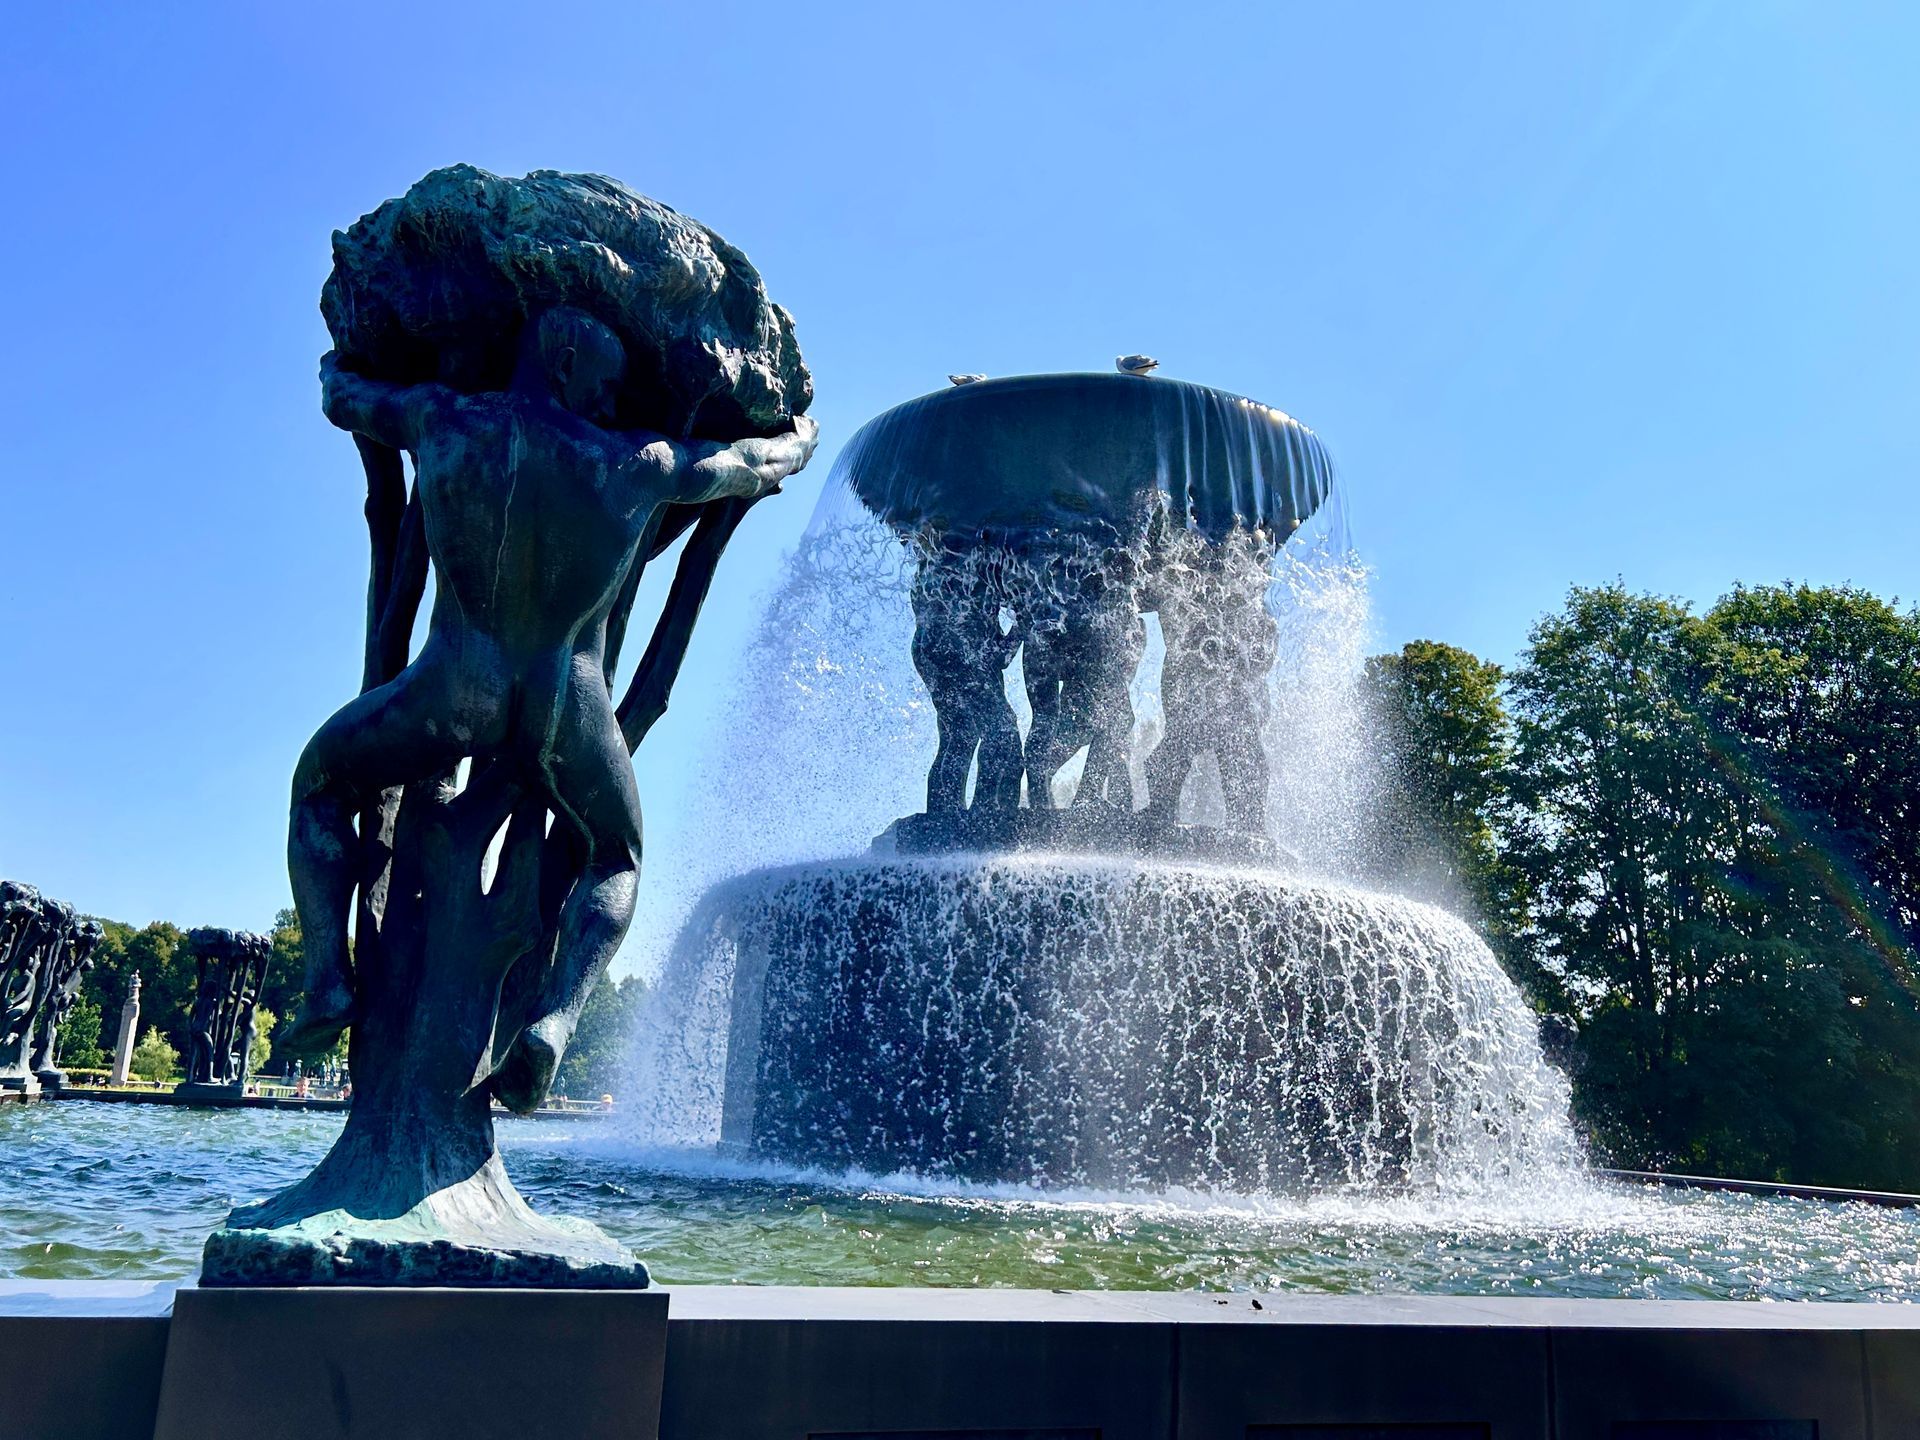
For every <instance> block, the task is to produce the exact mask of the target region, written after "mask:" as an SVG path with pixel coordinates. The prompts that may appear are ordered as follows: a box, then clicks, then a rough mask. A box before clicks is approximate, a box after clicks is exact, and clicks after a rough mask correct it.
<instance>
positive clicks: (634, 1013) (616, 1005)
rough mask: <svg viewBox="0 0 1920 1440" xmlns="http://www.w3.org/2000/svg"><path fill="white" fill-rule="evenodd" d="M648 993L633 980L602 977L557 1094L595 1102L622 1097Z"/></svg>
mask: <svg viewBox="0 0 1920 1440" xmlns="http://www.w3.org/2000/svg"><path fill="white" fill-rule="evenodd" d="M646 993H647V990H646V984H645V982H643V981H642V980H641V979H640V977H639V976H637V975H629V976H627V977H626V979H624V980H619V981H616V980H615V979H614V978H613V977H612V976H610V975H607V976H602V977H601V979H600V983H599V984H597V985H596V986H594V988H593V993H592V995H590V996H588V998H587V1003H586V1007H585V1008H584V1009H583V1010H582V1011H581V1012H580V1026H579V1028H578V1029H577V1030H575V1031H574V1035H573V1041H572V1043H571V1044H570V1045H568V1047H567V1054H566V1058H565V1059H564V1060H562V1061H561V1062H560V1069H559V1072H558V1073H557V1074H556V1075H555V1077H554V1086H553V1090H554V1093H555V1094H556V1095H568V1096H571V1097H573V1098H574V1099H597V1098H598V1097H599V1096H601V1095H618V1094H619V1093H620V1091H621V1088H622V1086H623V1085H624V1083H625V1080H626V1073H627V1063H628V1059H629V1057H630V1055H631V1054H632V1049H633V1031H634V1026H635V1024H636V1023H637V1021H638V1019H639V1015H640V1002H641V1001H642V1000H643V999H644V998H645V996H646Z"/></svg>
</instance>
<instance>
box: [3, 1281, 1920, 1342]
mask: <svg viewBox="0 0 1920 1440" xmlns="http://www.w3.org/2000/svg"><path fill="white" fill-rule="evenodd" d="M188 1288H193V1282H192V1281H190V1280H33V1279H0V1315H70V1316H124V1315H167V1314H170V1313H171V1312H172V1309H173V1301H174V1296H175V1294H176V1293H177V1292H178V1291H180V1290H182V1289H188ZM660 1288H662V1289H663V1290H665V1291H666V1292H667V1293H668V1294H670V1295H671V1296H672V1306H673V1308H672V1312H671V1313H672V1316H673V1321H674V1322H675V1323H679V1322H682V1321H700V1320H778V1321H793V1320H805V1321H835V1320H850V1321H871V1320H912V1321H955V1322H973V1323H978V1322H981V1321H1025V1322H1033V1321H1053V1322H1059V1323H1086V1322H1089V1321H1093V1322H1105V1323H1113V1324H1125V1323H1142V1322H1146V1323H1156V1324H1180V1325H1446V1326H1455V1327H1505V1328H1511V1327H1522V1328H1540V1329H1556V1330H1566V1329H1608V1330H1646V1329H1655V1330H1920V1305H1909V1304H1899V1303H1890V1302H1875V1301H1821V1300H1783V1301H1765V1300H1613V1299H1606V1300H1601V1299H1594V1300H1583V1299H1574V1298H1564V1297H1556V1298H1509V1297H1505V1296H1484V1295H1296V1294H1276V1293H1264V1294H1260V1295H1252V1294H1248V1293H1244V1292H1241V1293H1235V1294H1212V1293H1207V1292H1201V1291H1172V1292H1169V1291H1148V1290H994V1289H980V1290H957V1289H956V1290H947V1289H929V1288H915V1287H908V1286H891V1287H880V1286H874V1287H858V1286H809V1285H675V1286H664V1287H660Z"/></svg>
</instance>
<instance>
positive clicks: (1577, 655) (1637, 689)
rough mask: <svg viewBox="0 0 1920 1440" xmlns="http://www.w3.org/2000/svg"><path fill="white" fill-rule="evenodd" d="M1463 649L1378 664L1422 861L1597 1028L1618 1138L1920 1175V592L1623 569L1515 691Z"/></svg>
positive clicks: (1600, 1108) (1746, 1170) (1594, 1123)
mask: <svg viewBox="0 0 1920 1440" xmlns="http://www.w3.org/2000/svg"><path fill="white" fill-rule="evenodd" d="M1450 649H1451V647H1445V646H1432V645H1419V646H1409V647H1407V649H1406V650H1405V651H1403V652H1402V653H1401V655H1399V656H1393V657H1384V658H1383V659H1382V660H1381V661H1378V662H1376V663H1375V665H1374V666H1373V667H1372V670H1371V671H1370V674H1371V675H1372V677H1373V679H1374V681H1375V685H1376V691H1377V692H1378V691H1381V690H1383V689H1384V692H1385V695H1386V696H1387V697H1388V698H1390V699H1391V700H1392V701H1393V702H1394V703H1390V704H1386V705H1385V706H1384V710H1383V713H1384V714H1385V716H1386V718H1387V721H1388V723H1387V724H1386V726H1385V730H1386V733H1387V734H1388V736H1389V741H1390V743H1389V754H1390V756H1391V763H1392V765H1393V767H1394V772H1395V775H1396V777H1397V779H1398V781H1399V783H1398V785H1397V786H1396V787H1394V788H1395V790H1396V795H1397V799H1396V802H1395V804H1396V806H1398V807H1399V809H1398V810H1397V811H1396V812H1395V813H1396V814H1397V816H1398V817H1400V818H1401V819H1403V820H1405V821H1407V822H1408V823H1407V824H1406V827H1405V828H1408V829H1409V830H1411V831H1413V832H1416V833H1417V832H1420V831H1421V830H1422V829H1424V836H1423V838H1421V839H1420V840H1419V841H1418V842H1417V845H1416V847H1415V848H1418V846H1422V845H1423V846H1425V847H1426V850H1425V851H1424V852H1423V853H1424V854H1425V855H1426V856H1427V857H1428V858H1426V859H1423V860H1420V861H1417V862H1415V863H1411V864H1407V865H1405V866H1404V867H1403V868H1404V870H1405V872H1406V873H1408V874H1414V875H1418V874H1420V873H1421V871H1422V867H1423V866H1424V867H1425V869H1426V871H1427V873H1432V871H1433V870H1434V868H1435V867H1436V866H1438V867H1440V868H1441V869H1442V870H1443V871H1444V872H1445V873H1446V874H1450V875H1452V876H1455V877H1457V878H1458V879H1459V881H1460V889H1461V892H1462V893H1463V894H1464V895H1465V897H1466V898H1467V900H1468V901H1469V902H1470V903H1471V904H1472V906H1473V908H1474V909H1476V910H1477V911H1478V912H1479V913H1480V915H1481V916H1482V917H1483V921H1484V923H1485V925H1486V927H1487V930H1488V933H1489V939H1490V941H1491V942H1492V943H1493V944H1494V946H1495V948H1496V950H1497V951H1499V953H1501V955H1502V958H1503V959H1504V960H1506V961H1507V963H1508V964H1509V967H1510V968H1511V969H1512V970H1513V971H1514V973H1515V974H1516V976H1517V978H1519V979H1520V980H1521V982H1522V984H1523V986H1525V987H1526V989H1527V990H1528V992H1529V994H1530V995H1531V996H1532V997H1533V998H1534V1000H1535V1003H1536V1004H1538V1005H1540V1006H1541V1007H1542V1008H1543V1009H1546V1010H1548V1011H1550V1012H1552V1013H1554V1014H1556V1015H1558V1016H1560V1017H1562V1018H1563V1019H1564V1020H1565V1021H1566V1022H1569V1023H1571V1024H1572V1025H1573V1026H1575V1027H1577V1032H1578V1060H1579V1063H1578V1067H1577V1073H1576V1076H1575V1103H1576V1106H1577V1107H1578V1109H1579V1111H1580V1114H1581V1116H1582V1118H1583V1120H1584V1121H1585V1122H1586V1124H1587V1126H1588V1127H1589V1129H1590V1131H1591V1132H1592V1134H1593V1135H1594V1137H1595V1139H1596V1141H1597V1142H1598V1145H1599V1147H1600V1149H1601V1151H1602V1152H1603V1153H1604V1154H1607V1155H1609V1156H1610V1157H1611V1158H1613V1159H1614V1160H1616V1161H1617V1162H1620V1163H1623V1164H1629V1165H1646V1166H1667V1167H1676V1168H1678V1167H1685V1168H1698V1169H1704V1170H1712V1171H1716V1172H1719V1173H1726V1174H1738V1175H1745V1176H1750V1177H1756V1178H1769V1177H1771V1178H1781V1179H1791V1180H1798V1181H1805V1182H1822V1181H1824V1182H1828V1183H1833V1184H1852V1185H1865V1186H1885V1187H1888V1188H1904V1189H1916V1188H1920V1006H1917V1005H1916V1003H1915V996H1916V995H1917V994H1920V963H1916V962H1917V958H1920V955H1917V946H1920V754H1916V743H1915V742H1916V739H1917V738H1920V617H1916V616H1915V615H1914V614H1912V613H1910V612H1901V611H1898V610H1897V609H1895V608H1894V607H1892V606H1890V605H1887V604H1886V603H1884V602H1882V601H1880V600H1877V599H1875V598H1874V597H1871V596H1868V595H1864V594H1862V593H1860V592H1857V591H1852V590H1846V589H1816V588H1811V587H1806V586H1778V587H1762V588H1756V589H1745V588H1742V589H1739V590H1736V591H1734V592H1733V593H1732V594H1731V595H1729V596H1727V597H1726V598H1725V599H1724V600H1722V601H1721V602H1720V603H1719V604H1718V605H1716V606H1715V607H1714V608H1713V609H1712V610H1710V611H1709V612H1708V613H1707V614H1705V615H1697V614H1695V613H1693V612H1692V611H1691V610H1689V609H1688V608H1687V607H1686V606H1683V605H1680V604H1677V603H1675V602H1673V601H1669V600H1664V599H1660V598H1658V597H1654V596H1646V595H1636V594H1632V593H1630V592H1628V591H1627V590H1626V589H1625V587H1623V586H1620V585H1613V586H1607V587H1602V588H1598V589H1581V590H1575V591H1573V592H1572V594H1571V595H1570V596H1569V597H1568V601H1567V603H1566V605H1565V606H1564V607H1563V608H1562V609H1561V610H1560V611H1559V612H1557V613H1555V614H1553V615H1550V616H1548V617H1546V618H1545V619H1543V620H1542V621H1541V622H1540V624H1539V625H1538V626H1537V627H1536V628H1535V629H1534V631H1533V634H1532V636H1531V643H1530V645H1529V648H1528V649H1527V651H1526V653H1525V655H1524V656H1523V659H1522V663H1521V664H1520V665H1519V666H1518V667H1517V668H1516V669H1515V670H1514V672H1513V673H1512V674H1511V675H1510V676H1508V677H1506V683H1505V685H1504V687H1503V689H1502V691H1501V692H1500V693H1493V679H1494V677H1493V676H1491V675H1490V674H1489V673H1488V672H1489V671H1490V670H1491V667H1487V666H1484V665H1483V664H1482V663H1481V662H1478V661H1475V660H1474V659H1473V658H1472V657H1471V656H1464V655H1461V654H1459V653H1458V652H1452V653H1449V652H1450ZM1503 710H1504V712H1505V713H1504V714H1502V713H1501V712H1502V711H1503ZM1509 726H1510V729H1509V728H1508V727H1509ZM1509 735H1510V740H1505V739H1495V738H1492V737H1503V736H1509ZM1475 771H1477V772H1479V773H1478V774H1474V773H1471V772H1475ZM1463 772H1467V773H1464V774H1463ZM1388 828H1389V830H1390V831H1391V830H1392V829H1393V827H1392V826H1389V827H1388ZM1388 848H1389V850H1391V849H1392V845H1391V843H1390V844H1389V846H1388ZM1436 855H1437V856H1438V857H1439V858H1438V859H1437V860H1436V859H1434V858H1432V857H1434V856H1436ZM1476 877H1479V878H1478V879H1477V880H1476Z"/></svg>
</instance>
